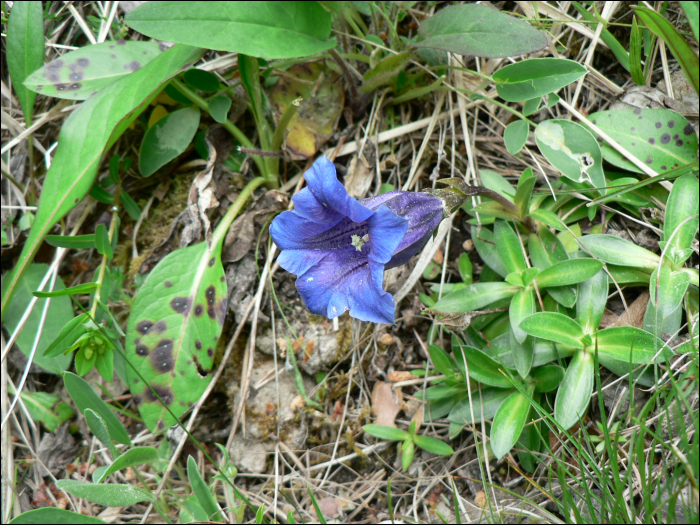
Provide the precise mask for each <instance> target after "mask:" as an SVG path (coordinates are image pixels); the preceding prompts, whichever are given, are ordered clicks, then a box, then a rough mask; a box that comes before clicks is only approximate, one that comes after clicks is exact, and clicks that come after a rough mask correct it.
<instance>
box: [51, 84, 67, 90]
mask: <svg viewBox="0 0 700 525" xmlns="http://www.w3.org/2000/svg"><path fill="white" fill-rule="evenodd" d="M53 87H55V88H56V91H65V90H66V85H65V84H54V85H53Z"/></svg>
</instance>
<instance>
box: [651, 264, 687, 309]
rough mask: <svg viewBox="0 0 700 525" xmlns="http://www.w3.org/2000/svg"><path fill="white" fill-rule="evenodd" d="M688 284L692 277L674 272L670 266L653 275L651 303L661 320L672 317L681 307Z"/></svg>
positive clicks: (661, 268)
mask: <svg viewBox="0 0 700 525" xmlns="http://www.w3.org/2000/svg"><path fill="white" fill-rule="evenodd" d="M688 284H690V275H688V274H687V273H685V272H680V271H678V272H674V271H673V270H671V269H670V268H669V267H668V266H661V267H660V268H658V269H657V270H656V271H654V273H652V274H651V280H650V281H649V295H650V297H649V301H650V302H651V303H652V304H653V305H654V308H655V309H656V311H657V312H658V314H659V317H660V318H662V319H663V318H665V317H668V316H670V315H671V313H672V312H674V311H675V310H676V308H678V307H679V306H680V304H681V301H683V297H684V296H685V291H686V290H687V289H688Z"/></svg>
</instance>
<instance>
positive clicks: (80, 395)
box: [63, 372, 131, 506]
mask: <svg viewBox="0 0 700 525" xmlns="http://www.w3.org/2000/svg"><path fill="white" fill-rule="evenodd" d="M63 383H64V385H65V387H66V390H67V391H68V394H69V395H70V397H71V399H73V402H74V403H75V406H76V407H78V410H80V412H81V413H83V412H84V411H85V409H87V408H91V409H92V410H94V411H95V412H97V413H98V414H99V415H100V416H101V417H102V419H103V420H104V422H105V424H106V425H107V429H108V430H109V436H110V437H111V438H112V439H113V440H114V441H116V442H118V443H122V444H124V445H131V439H129V434H128V433H127V431H126V429H125V428H124V425H122V424H121V422H120V421H119V419H117V416H115V415H114V412H112V409H111V408H110V407H109V405H107V403H105V402H104V401H102V399H100V396H98V395H97V394H96V393H95V391H94V390H93V389H92V387H91V386H90V385H89V384H88V382H87V381H85V380H84V379H82V378H81V377H78V376H77V375H75V374H73V373H71V372H66V373H64V374H63ZM117 506H118V505H117Z"/></svg>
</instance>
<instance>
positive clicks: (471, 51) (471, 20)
mask: <svg viewBox="0 0 700 525" xmlns="http://www.w3.org/2000/svg"><path fill="white" fill-rule="evenodd" d="M413 45H414V46H416V47H432V48H437V49H442V50H444V51H448V52H450V53H457V54H460V55H470V56H479V57H489V58H504V57H509V56H517V55H524V54H526V53H531V52H533V51H538V50H540V49H542V48H544V47H545V46H546V45H547V37H546V36H545V35H544V33H542V32H540V31H538V30H537V29H535V28H533V27H532V26H531V25H530V24H528V23H527V22H525V21H523V20H520V19H518V18H515V17H512V16H509V15H507V14H505V13H502V12H500V11H497V10H495V9H493V8H491V7H488V6H486V5H480V4H466V5H456V6H449V7H445V8H444V9H442V10H440V11H438V12H437V13H436V14H435V15H433V16H432V17H430V18H428V19H427V20H426V21H425V22H423V23H422V24H421V27H420V29H419V31H418V42H416V43H414V44H413Z"/></svg>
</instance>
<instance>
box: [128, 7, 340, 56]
mask: <svg viewBox="0 0 700 525" xmlns="http://www.w3.org/2000/svg"><path fill="white" fill-rule="evenodd" d="M125 22H126V24H127V25H128V26H129V27H131V28H132V29H135V30H136V31H138V32H139V33H143V34H144V35H146V36H149V37H151V38H154V39H156V40H168V41H170V42H179V43H182V44H189V45H194V46H200V47H205V48H208V49H215V50H217V51H230V52H235V53H240V54H244V55H250V56H254V57H261V58H267V59H271V58H294V57H303V56H308V55H313V54H315V53H320V52H321V51H326V50H327V49H331V48H333V47H335V45H336V41H335V38H330V39H329V38H328V37H329V36H330V33H331V14H330V13H328V12H327V11H325V10H324V9H323V8H322V7H321V6H320V5H319V4H318V3H317V2H207V3H196V4H194V3H192V4H190V3H182V2H154V3H152V4H151V3H149V4H144V5H142V6H140V7H138V8H136V9H134V10H133V11H131V13H129V14H128V15H127V16H126V19H125Z"/></svg>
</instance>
